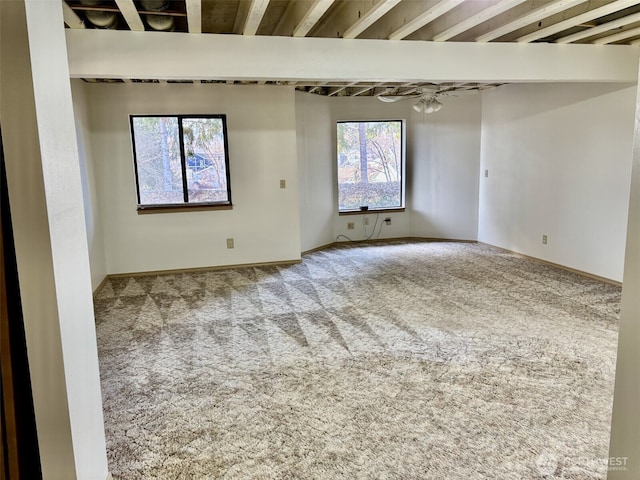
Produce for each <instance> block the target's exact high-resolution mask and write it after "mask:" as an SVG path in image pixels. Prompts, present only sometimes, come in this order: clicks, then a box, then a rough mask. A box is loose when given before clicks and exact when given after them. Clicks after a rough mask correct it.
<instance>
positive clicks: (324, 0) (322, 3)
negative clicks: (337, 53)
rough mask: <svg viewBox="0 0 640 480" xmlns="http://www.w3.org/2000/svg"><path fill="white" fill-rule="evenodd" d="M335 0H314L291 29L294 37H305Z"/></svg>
mask: <svg viewBox="0 0 640 480" xmlns="http://www.w3.org/2000/svg"><path fill="white" fill-rule="evenodd" d="M333 2H335V0H316V1H315V2H314V4H313V5H312V6H311V8H310V9H309V10H308V11H307V13H306V14H305V16H304V17H303V18H302V19H301V20H300V22H299V23H298V26H297V27H296V28H295V30H294V31H293V36H294V37H306V36H307V34H308V33H309V32H310V31H311V29H312V28H313V27H314V26H315V24H316V23H318V21H320V19H321V18H322V16H323V15H324V14H325V13H326V11H327V10H328V9H329V7H330V6H331V5H333Z"/></svg>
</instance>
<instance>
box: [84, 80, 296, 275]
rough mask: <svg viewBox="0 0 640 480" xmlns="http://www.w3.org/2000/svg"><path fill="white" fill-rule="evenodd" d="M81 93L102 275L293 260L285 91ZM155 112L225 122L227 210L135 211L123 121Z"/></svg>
mask: <svg viewBox="0 0 640 480" xmlns="http://www.w3.org/2000/svg"><path fill="white" fill-rule="evenodd" d="M86 91H87V93H88V94H89V100H90V110H91V138H92V147H93V148H92V150H93V158H94V162H95V172H96V175H97V182H98V193H99V200H100V207H101V210H102V214H103V229H104V234H105V235H104V243H105V256H106V263H107V272H108V273H124V272H143V271H154V270H168V269H177V268H191V267H205V266H211V265H235V264H245V263H259V262H271V261H287V260H296V259H299V258H300V235H299V224H300V219H299V208H298V202H299V198H298V186H297V183H298V171H297V158H296V157H297V155H296V124H295V95H294V90H293V88H291V87H272V86H228V85H213V84H95V85H88V86H87V88H86ZM162 113H164V114H176V113H184V114H195V113H202V114H207V113H216V114H226V115H227V129H228V136H229V158H230V173H231V193H232V200H233V209H232V210H217V211H198V212H180V213H158V214H144V215H139V214H138V213H137V212H136V193H135V180H134V168H133V157H132V150H131V137H130V134H129V119H128V115H129V114H162ZM280 179H284V180H286V183H287V188H286V189H280ZM226 238H234V239H235V248H234V249H227V248H226Z"/></svg>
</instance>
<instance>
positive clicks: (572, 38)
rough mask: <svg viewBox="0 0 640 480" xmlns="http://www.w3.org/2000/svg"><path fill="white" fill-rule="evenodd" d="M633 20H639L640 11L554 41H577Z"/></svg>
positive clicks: (622, 25)
mask: <svg viewBox="0 0 640 480" xmlns="http://www.w3.org/2000/svg"><path fill="white" fill-rule="evenodd" d="M635 22H640V13H635V14H633V15H629V16H626V17H623V18H619V19H618V20H613V21H611V22H607V23H603V24H602V25H598V26H597V27H593V28H587V29H586V30H583V31H582V32H578V33H574V34H572V35H567V36H566V37H562V38H559V39H557V40H556V43H573V42H577V41H578V40H582V39H583V38H588V37H593V36H595V35H599V34H601V33H605V32H608V31H610V30H615V29H616V28H620V27H624V26H625V25H629V24H631V23H635Z"/></svg>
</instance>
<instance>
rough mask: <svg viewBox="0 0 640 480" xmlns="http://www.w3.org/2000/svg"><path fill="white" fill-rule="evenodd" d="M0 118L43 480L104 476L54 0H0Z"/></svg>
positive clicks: (77, 190) (65, 77)
mask: <svg viewBox="0 0 640 480" xmlns="http://www.w3.org/2000/svg"><path fill="white" fill-rule="evenodd" d="M0 19H1V25H0V31H1V39H0V40H1V41H0V44H1V50H0V78H1V85H0V88H1V89H0V94H1V95H0V116H1V119H2V134H3V140H4V147H5V153H6V163H7V177H8V184H9V196H10V203H11V209H12V219H13V226H14V235H15V243H16V258H17V263H18V275H19V280H20V292H21V300H22V308H23V315H24V323H25V334H26V341H27V352H28V356H29V369H30V373H31V385H32V391H33V400H34V407H35V417H36V418H35V420H36V428H37V433H38V443H39V450H40V459H41V465H42V473H43V478H44V479H45V480H46V479H69V480H73V479H76V478H78V479H99V480H102V479H104V478H106V477H107V474H108V472H107V456H106V444H105V436H104V424H103V416H102V398H101V393H100V376H99V370H98V355H97V347H96V337H95V324H94V318H93V302H92V295H91V276H90V271H89V255H88V247H87V237H86V229H85V216H84V211H83V210H84V208H83V199H82V187H81V179H80V168H79V161H78V148H77V139H76V135H75V125H74V116H73V105H72V100H71V89H70V85H69V71H68V66H67V62H66V44H65V37H64V27H63V17H62V5H61V3H60V2H55V1H47V2H42V1H38V0H19V1H12V2H0Z"/></svg>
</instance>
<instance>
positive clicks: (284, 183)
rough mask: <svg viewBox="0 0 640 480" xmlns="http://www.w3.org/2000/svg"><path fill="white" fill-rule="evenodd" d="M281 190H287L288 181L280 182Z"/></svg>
mask: <svg viewBox="0 0 640 480" xmlns="http://www.w3.org/2000/svg"><path fill="white" fill-rule="evenodd" d="M280 188H287V181H286V180H280Z"/></svg>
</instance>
